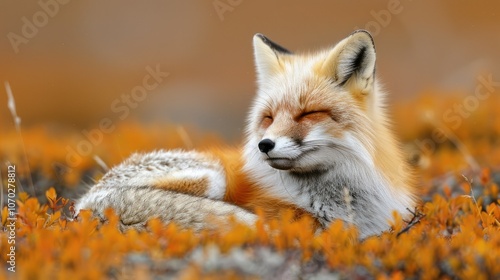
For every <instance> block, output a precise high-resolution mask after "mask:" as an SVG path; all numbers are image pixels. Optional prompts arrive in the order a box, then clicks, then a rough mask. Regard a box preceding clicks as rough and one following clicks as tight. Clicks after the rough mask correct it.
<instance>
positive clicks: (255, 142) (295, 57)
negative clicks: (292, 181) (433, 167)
mask: <svg viewBox="0 0 500 280" xmlns="http://www.w3.org/2000/svg"><path fill="white" fill-rule="evenodd" d="M253 46H254V55H255V64H256V70H257V87H258V91H257V96H256V98H255V100H254V103H253V106H252V108H251V111H250V114H249V117H248V120H247V121H248V125H247V131H246V132H247V143H246V148H245V152H246V155H247V159H249V160H250V161H252V162H253V163H254V165H257V164H261V165H268V166H270V167H272V168H273V169H278V170H287V171H290V172H295V173H301V172H319V171H324V170H328V169H331V168H332V167H334V166H336V165H340V164H343V163H346V162H351V163H352V162H357V163H359V162H362V163H364V164H368V165H372V166H373V164H374V157H375V156H376V155H375V153H376V151H375V149H376V143H374V139H375V138H376V137H377V135H376V134H377V132H380V133H384V132H385V131H377V130H378V126H380V125H381V126H382V127H384V126H385V122H386V120H385V119H384V112H383V105H382V96H380V94H379V92H378V90H377V84H376V81H375V77H374V72H375V57H376V56H375V47H374V43H373V39H372V37H371V36H370V34H369V33H368V32H367V31H363V30H359V31H356V32H354V33H352V34H351V35H350V36H349V37H347V38H345V39H344V40H342V41H341V42H339V43H338V44H337V45H335V46H334V47H333V48H331V49H328V50H324V51H320V52H317V53H311V54H293V53H291V52H290V51H288V50H286V49H285V48H283V47H281V46H279V45H278V44H276V43H274V42H272V41H271V40H269V39H268V38H266V37H265V36H263V35H261V34H256V35H255V36H254V38H253ZM391 141H392V140H391ZM387 144H388V145H392V143H387Z"/></svg>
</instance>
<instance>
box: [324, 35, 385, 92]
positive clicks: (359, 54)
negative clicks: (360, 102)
mask: <svg viewBox="0 0 500 280" xmlns="http://www.w3.org/2000/svg"><path fill="white" fill-rule="evenodd" d="M375 59H376V55H375V45H374V43H373V38H372V36H371V35H370V33H368V31H365V30H357V31H355V32H354V33H352V34H351V35H350V36H349V37H347V38H345V39H344V40H342V41H341V42H340V43H338V44H337V45H336V46H335V47H334V48H333V50H332V51H330V53H329V54H328V56H327V59H326V60H325V61H324V62H323V64H322V67H321V71H322V73H323V74H326V75H328V76H329V77H331V78H332V79H333V80H334V81H335V83H337V84H339V85H344V84H346V83H347V82H349V83H350V82H351V81H352V82H354V84H353V85H354V86H356V87H358V88H359V89H360V90H368V89H367V87H369V86H371V85H372V82H373V76H374V72H375Z"/></svg>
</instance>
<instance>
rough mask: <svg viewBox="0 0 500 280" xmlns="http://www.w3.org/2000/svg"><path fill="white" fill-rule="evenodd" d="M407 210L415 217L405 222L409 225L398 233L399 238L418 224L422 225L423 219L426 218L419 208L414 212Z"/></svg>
mask: <svg viewBox="0 0 500 280" xmlns="http://www.w3.org/2000/svg"><path fill="white" fill-rule="evenodd" d="M406 210H408V212H410V213H411V214H412V215H413V216H412V217H411V219H410V220H409V221H405V220H403V221H404V222H405V223H407V225H406V227H404V228H403V229H402V230H401V231H400V232H398V234H397V235H396V236H397V237H399V236H400V235H401V234H403V233H405V232H407V231H409V230H410V229H411V228H412V227H414V226H415V225H416V224H418V223H420V221H421V220H422V218H423V217H425V214H424V213H422V212H420V211H418V209H417V208H415V210H414V211H411V210H410V209H409V208H406Z"/></svg>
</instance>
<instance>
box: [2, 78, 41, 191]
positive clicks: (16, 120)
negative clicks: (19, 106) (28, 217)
mask: <svg viewBox="0 0 500 280" xmlns="http://www.w3.org/2000/svg"><path fill="white" fill-rule="evenodd" d="M5 91H6V92H7V107H8V108H9V110H10V113H11V115H12V118H13V119H14V125H15V128H16V131H17V134H18V135H19V139H20V141H21V145H22V148H23V153H24V164H25V167H26V170H27V171H28V175H27V180H28V185H29V187H30V188H31V190H32V191H33V193H32V194H33V195H34V196H36V192H35V187H34V185H33V179H32V178H31V170H30V165H29V161H28V154H27V152H26V146H25V144H24V138H23V134H22V132H21V118H20V117H19V116H18V115H17V111H16V102H15V100H14V95H13V94H12V89H11V88H10V84H9V82H7V81H5ZM19 188H20V190H21V191H24V190H23V186H22V185H21V183H19Z"/></svg>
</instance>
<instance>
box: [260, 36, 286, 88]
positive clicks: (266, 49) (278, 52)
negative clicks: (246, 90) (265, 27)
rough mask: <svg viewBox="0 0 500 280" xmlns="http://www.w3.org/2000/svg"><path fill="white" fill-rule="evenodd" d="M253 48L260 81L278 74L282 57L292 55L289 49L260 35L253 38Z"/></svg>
mask: <svg viewBox="0 0 500 280" xmlns="http://www.w3.org/2000/svg"><path fill="white" fill-rule="evenodd" d="M253 48H254V56H255V66H256V68H257V75H258V76H259V78H260V79H261V78H263V77H266V76H269V75H272V74H274V73H276V72H277V71H278V70H279V69H280V67H281V65H280V56H282V55H288V54H291V52H290V51H288V50H287V49H285V48H283V47H282V46H280V45H278V44H276V43H275V42H273V41H271V40H269V39H268V38H267V37H266V36H264V35H262V34H259V33H257V34H255V35H254V36H253Z"/></svg>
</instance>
